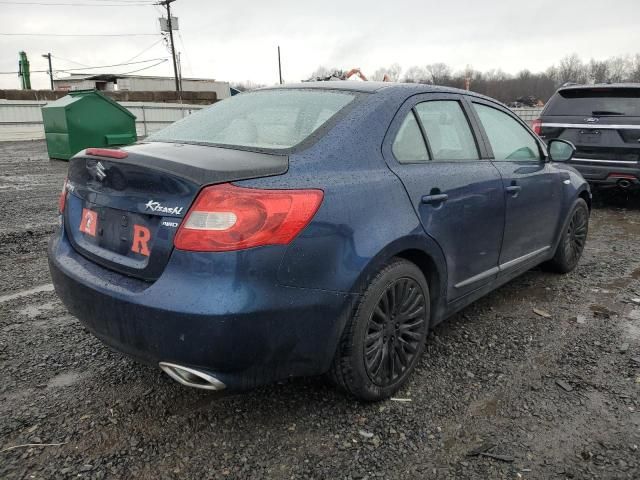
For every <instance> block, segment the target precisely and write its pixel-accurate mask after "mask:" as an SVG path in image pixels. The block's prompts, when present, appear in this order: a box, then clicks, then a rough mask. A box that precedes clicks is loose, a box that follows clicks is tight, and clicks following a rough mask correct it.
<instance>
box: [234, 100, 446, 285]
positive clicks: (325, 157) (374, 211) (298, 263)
mask: <svg viewBox="0 0 640 480" xmlns="http://www.w3.org/2000/svg"><path fill="white" fill-rule="evenodd" d="M406 96H407V95H406V94H405V93H401V94H392V95H380V94H373V95H371V96H370V98H368V99H367V100H366V101H365V102H364V103H363V104H362V105H360V106H359V107H357V108H355V109H354V110H353V111H352V112H350V114H349V115H348V116H347V117H346V118H344V119H343V120H342V121H341V122H339V123H338V124H337V125H336V126H335V127H334V128H333V129H331V130H330V131H329V132H327V133H326V135H325V136H324V137H323V138H322V139H321V140H319V141H318V142H317V143H316V144H314V145H313V146H312V147H311V148H309V149H307V150H305V151H303V152H300V153H297V154H296V153H294V154H292V155H290V163H289V172H288V173H287V174H286V175H283V176H280V177H272V178H263V179H258V180H251V181H246V182H241V184H242V185H246V186H255V187H260V188H319V189H322V190H323V191H324V200H323V202H322V205H321V207H320V209H319V210H318V212H317V213H316V215H315V217H314V219H313V220H312V222H311V223H310V224H309V225H308V226H307V227H306V229H305V230H304V231H303V232H302V233H301V234H300V235H299V236H298V237H297V238H296V239H294V241H293V242H292V243H291V244H290V245H289V247H288V248H287V251H286V253H285V255H284V257H283V259H282V262H281V265H280V269H279V272H278V281H279V282H281V283H282V284H283V285H287V286H294V287H302V288H313V289H322V290H330V291H337V292H350V293H361V291H362V289H363V287H364V286H366V285H367V284H368V282H369V281H370V278H371V277H372V276H373V275H375V273H376V272H377V271H378V269H379V268H380V267H381V266H382V265H383V264H384V263H385V262H386V261H387V260H388V259H389V258H390V257H392V256H394V255H395V254H397V253H398V252H401V251H403V250H407V249H420V250H422V251H424V252H425V253H427V254H428V255H429V256H433V257H435V259H434V263H437V264H438V268H439V269H441V270H442V272H441V273H442V275H444V272H445V270H446V268H445V265H444V259H443V258H444V257H443V256H442V252H441V251H440V249H439V247H437V245H436V244H435V242H433V241H432V240H431V239H430V238H429V237H427V235H426V234H425V233H424V230H423V229H422V226H421V224H420V222H419V219H418V218H417V216H416V214H415V212H414V210H413V207H412V205H411V202H410V200H409V197H408V195H407V193H406V191H405V189H404V187H403V185H402V183H401V182H400V180H399V179H398V178H397V177H396V175H395V174H393V172H391V171H390V170H389V168H388V167H387V165H386V163H385V162H384V159H383V157H382V152H381V148H382V141H383V139H384V136H385V133H386V131H387V129H388V126H389V124H390V122H391V119H392V118H393V116H394V114H395V113H396V111H397V110H398V108H399V106H400V105H401V103H402V101H403V100H404V99H405V98H406ZM434 293H435V292H434Z"/></svg>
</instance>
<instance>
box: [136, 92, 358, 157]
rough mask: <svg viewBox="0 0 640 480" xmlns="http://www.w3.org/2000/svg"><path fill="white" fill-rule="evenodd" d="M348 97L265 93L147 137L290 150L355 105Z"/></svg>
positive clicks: (213, 108)
mask: <svg viewBox="0 0 640 480" xmlns="http://www.w3.org/2000/svg"><path fill="white" fill-rule="evenodd" d="M354 98H355V96H354V95H353V94H351V93H345V92H336V91H327V90H321V91H311V90H294V89H291V90H289V89H283V90H263V91H256V92H250V93H243V94H240V95H236V96H233V97H231V98H228V99H226V100H223V101H221V102H217V103H214V104H213V105H212V106H211V107H208V108H206V109H203V110H200V111H199V112H197V113H194V114H192V115H190V116H188V117H186V118H184V119H182V120H180V121H178V122H176V123H173V124H171V125H169V126H168V127H167V128H165V129H163V130H160V131H159V132H157V133H155V134H153V135H151V136H150V137H149V138H148V139H149V140H150V141H156V142H175V143H198V144H210V145H225V146H227V145H228V146H238V147H255V148H260V149H288V148H291V147H294V146H296V145H298V144H299V143H301V142H303V141H304V140H306V139H307V138H309V136H311V134H313V132H315V131H316V130H318V129H319V128H320V127H322V126H323V125H324V124H325V123H327V122H328V121H329V120H330V119H331V118H332V117H333V116H334V115H335V114H336V113H338V112H339V111H340V110H342V109H343V108H344V107H345V106H346V105H348V104H349V103H351V102H352V101H353V100H354Z"/></svg>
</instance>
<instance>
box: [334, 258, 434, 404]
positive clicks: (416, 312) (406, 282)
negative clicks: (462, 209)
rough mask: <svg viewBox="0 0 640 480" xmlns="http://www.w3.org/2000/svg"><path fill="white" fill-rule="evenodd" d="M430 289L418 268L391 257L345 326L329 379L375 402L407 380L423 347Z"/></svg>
mask: <svg viewBox="0 0 640 480" xmlns="http://www.w3.org/2000/svg"><path fill="white" fill-rule="evenodd" d="M429 302H430V297H429V286H428V284H427V281H426V280H425V277H424V275H423V274H422V272H421V271H420V269H419V268H418V267H417V266H416V265H415V264H413V263H411V262H409V261H407V260H404V259H393V260H392V261H391V262H389V263H388V264H387V265H386V266H385V267H384V268H382V269H381V270H380V271H379V272H378V273H377V275H376V276H375V278H374V279H373V280H372V281H371V283H370V284H369V286H368V287H367V288H366V289H365V291H364V293H363V295H362V296H361V298H360V300H359V303H358V305H357V306H356V308H355V313H354V314H353V315H352V317H351V318H350V319H349V321H348V322H347V325H346V326H345V330H344V332H343V334H342V338H341V340H340V343H339V345H338V349H337V352H336V354H335V358H334V361H333V364H332V366H331V370H330V372H329V377H330V379H331V380H332V381H333V382H334V383H335V384H336V385H338V387H340V388H341V389H343V390H344V391H346V392H348V393H349V394H351V395H353V396H355V397H356V398H358V399H360V400H364V401H379V400H383V399H386V398H388V397H390V396H391V395H393V394H394V393H395V392H397V391H398V390H399V389H400V388H401V387H402V386H403V385H404V383H405V382H406V381H407V379H408V378H409V375H410V374H411V372H412V371H413V370H414V368H415V365H416V363H417V362H418V360H419V359H420V356H421V355H422V352H423V351H424V348H425V342H426V337H427V332H428V329H429V319H430V303H429Z"/></svg>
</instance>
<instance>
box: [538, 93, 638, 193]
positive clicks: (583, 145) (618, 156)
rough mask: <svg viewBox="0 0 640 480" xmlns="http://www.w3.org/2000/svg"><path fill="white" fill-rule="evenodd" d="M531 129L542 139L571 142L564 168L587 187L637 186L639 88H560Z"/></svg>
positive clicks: (625, 187)
mask: <svg viewBox="0 0 640 480" xmlns="http://www.w3.org/2000/svg"><path fill="white" fill-rule="evenodd" d="M534 130H535V131H536V133H538V134H539V135H540V136H541V137H542V138H543V139H545V140H550V139H553V138H562V139H565V140H569V141H571V142H573V143H574V144H575V145H576V148H577V151H576V154H575V156H574V158H573V159H571V161H570V163H571V165H573V166H575V168H576V169H577V170H578V171H579V172H580V173H581V174H582V175H583V176H584V178H586V179H587V180H588V181H589V183H591V184H592V185H593V186H595V187H615V186H617V187H620V188H623V189H627V188H631V187H638V186H640V84H628V83H626V84H625V83H623V84H599V85H571V86H567V87H563V88H560V89H559V90H558V91H557V92H556V93H555V94H554V95H553V97H551V99H550V100H549V102H548V103H547V105H546V107H545V108H544V110H543V111H542V114H541V116H540V118H539V119H538V120H536V121H535V122H534Z"/></svg>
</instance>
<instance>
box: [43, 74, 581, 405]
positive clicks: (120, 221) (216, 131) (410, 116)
mask: <svg viewBox="0 0 640 480" xmlns="http://www.w3.org/2000/svg"><path fill="white" fill-rule="evenodd" d="M550 152H551V156H552V157H553V159H555V160H559V161H563V160H566V159H568V158H570V157H571V154H572V153H573V146H572V145H571V144H569V143H568V142H564V141H562V140H556V141H553V142H552V143H551V145H550ZM590 201H591V197H590V193H589V189H588V186H587V184H586V182H585V181H584V179H583V178H582V177H581V176H580V175H579V174H578V173H577V172H575V171H574V170H573V169H572V168H571V167H566V166H563V165H561V164H556V163H552V162H550V161H549V154H548V153H547V150H546V147H545V145H544V144H543V143H542V142H541V141H540V139H539V138H538V137H537V136H535V135H534V134H533V133H532V132H531V131H530V130H529V128H528V127H527V126H526V125H525V124H524V123H523V122H522V121H521V120H520V119H519V118H517V117H516V116H515V115H513V114H512V113H511V112H510V111H509V110H508V109H507V108H506V107H504V106H502V105H500V104H498V103H497V102H495V101H493V100H491V99H488V98H485V97H482V96H479V95H473V94H470V93H469V92H464V91H459V90H454V89H446V88H438V87H430V86H425V85H412V84H405V85H399V84H395V85H392V84H388V83H386V84H385V83H373V82H364V83H354V82H318V83H305V84H300V85H289V86H286V87H280V88H274V89H265V90H261V91H256V92H252V93H248V94H243V95H238V96H236V97H233V99H230V100H225V101H224V102H220V103H218V104H215V105H214V106H212V107H210V108H209V109H207V110H203V111H202V112H200V113H198V114H194V115H192V116H190V117H187V118H186V119H184V120H182V121H180V122H177V123H175V124H173V125H172V126H170V127H168V128H167V129H165V130H163V131H161V132H159V133H158V134H155V135H154V136H152V137H151V138H149V139H148V141H146V142H145V143H141V144H139V145H134V146H130V147H126V148H123V149H121V150H100V149H97V150H96V149H89V150H87V151H85V152H83V153H81V154H79V155H77V156H76V157H74V158H73V159H72V161H71V164H70V167H69V177H68V181H67V183H66V185H65V188H64V190H63V193H62V195H61V203H60V205H61V208H60V210H61V212H62V217H61V218H62V228H61V229H60V231H59V232H57V233H56V234H55V235H54V237H53V238H52V240H51V242H50V247H49V259H50V267H51V273H52V277H53V281H54V285H55V287H56V291H57V293H58V294H59V295H60V297H61V298H62V300H63V301H64V303H65V305H66V306H67V307H68V308H69V310H70V311H71V312H72V313H73V314H75V315H76V316H77V317H78V318H79V319H80V320H81V321H82V322H83V323H84V324H85V325H86V326H87V327H88V328H89V329H90V330H91V331H92V332H93V333H95V334H96V335H97V336H98V337H99V338H101V339H102V340H103V341H105V342H106V343H108V344H110V345H112V346H114V347H115V348H117V349H119V350H121V351H123V352H126V353H128V354H130V355H132V356H134V357H137V358H140V359H141V360H143V361H146V362H149V363H152V364H159V365H160V367H161V368H163V369H164V370H165V371H166V372H167V373H168V374H170V375H171V376H172V377H173V378H175V379H176V380H178V381H180V382H181V383H184V384H186V385H191V386H195V387H200V388H208V389H212V390H219V389H222V388H234V389H242V388H249V387H253V386H255V385H259V384H262V383H265V382H269V381H273V380H276V379H281V378H286V377H291V376H300V375H315V374H322V373H326V372H330V374H331V377H332V378H333V379H334V381H335V382H336V383H337V384H338V385H340V386H342V387H343V388H344V389H345V390H347V391H348V392H350V393H352V394H353V395H355V396H357V397H358V398H361V399H365V400H378V399H381V398H385V397H388V396H389V395H391V394H392V393H393V392H395V391H397V390H398V389H399V388H400V387H401V386H402V385H403V383H404V382H405V381H406V380H407V378H408V376H409V374H410V373H411V371H412V370H413V368H414V366H415V364H416V362H417V361H418V359H419V358H420V355H421V353H422V351H423V349H424V345H425V339H426V335H427V331H428V329H429V328H430V327H432V326H433V325H435V324H437V323H438V322H440V321H442V320H443V319H445V318H446V317H448V316H450V315H451V314H453V313H454V312H456V311H458V310H460V309H461V308H463V307H464V306H466V305H468V304H469V303H471V302H472V301H474V300H475V299H477V298H479V297H481V296H482V295H484V294H486V293H487V292H489V291H491V290H492V289H494V288H496V287H498V286H499V285H501V284H503V283H505V282H507V281H509V280H510V279H512V278H514V277H515V276H517V275H519V274H521V273H522V272H524V271H526V270H528V269H529V268H531V267H533V266H535V265H536V264H539V263H541V262H548V263H549V266H550V267H552V268H554V269H556V270H557V271H560V272H567V271H570V270H572V269H573V268H574V267H575V266H576V264H577V262H578V259H579V258H580V254H581V252H582V248H583V247H584V242H585V240H586V235H587V227H588V216H589V205H590Z"/></svg>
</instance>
